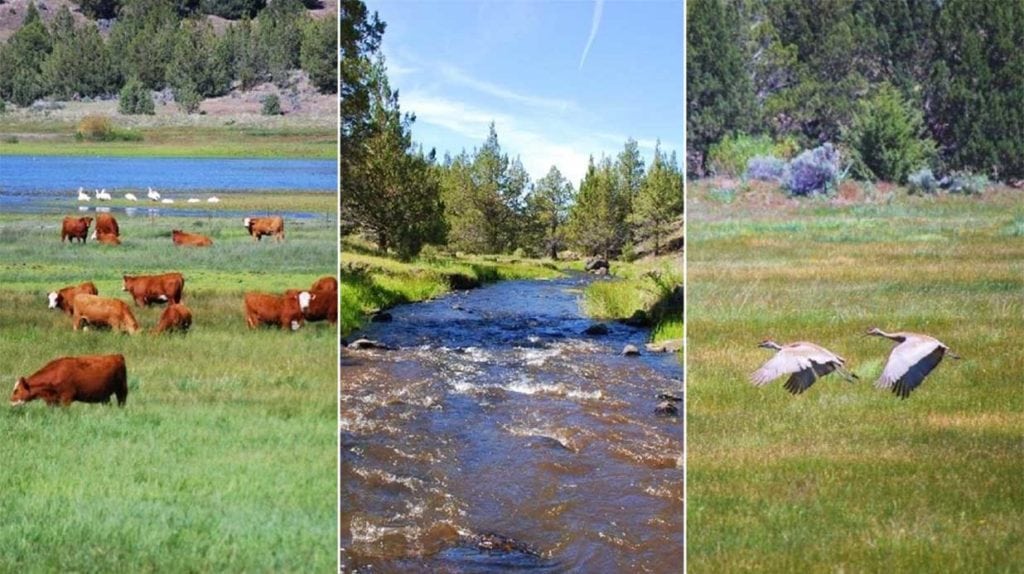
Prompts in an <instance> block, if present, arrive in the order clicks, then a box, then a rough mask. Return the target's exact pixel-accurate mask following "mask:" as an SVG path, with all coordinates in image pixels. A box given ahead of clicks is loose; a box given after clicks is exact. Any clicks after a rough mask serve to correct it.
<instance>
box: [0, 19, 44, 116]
mask: <svg viewBox="0 0 1024 574" xmlns="http://www.w3.org/2000/svg"><path fill="white" fill-rule="evenodd" d="M51 50H52V43H51V39H50V33H49V32H48V31H47V29H46V26H45V25H44V24H43V20H42V18H40V17H39V11H38V10H37V9H36V5H35V3H29V5H28V9H27V10H26V11H25V19H24V20H23V22H22V25H21V28H18V31H17V32H15V33H14V35H12V36H11V37H10V39H9V40H8V41H7V45H5V46H4V49H3V51H2V52H0V98H3V99H7V100H11V101H13V102H14V103H16V104H18V105H19V106H28V105H30V104H31V103H32V102H34V101H36V100H37V99H39V98H41V97H43V96H45V95H46V82H45V79H44V78H43V74H42V70H41V66H42V63H43V62H44V61H45V60H46V58H47V56H48V55H49V53H50V51H51Z"/></svg>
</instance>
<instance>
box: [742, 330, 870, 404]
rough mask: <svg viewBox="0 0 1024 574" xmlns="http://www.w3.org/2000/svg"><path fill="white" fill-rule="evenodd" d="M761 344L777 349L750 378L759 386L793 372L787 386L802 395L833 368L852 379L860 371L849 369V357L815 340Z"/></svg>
mask: <svg viewBox="0 0 1024 574" xmlns="http://www.w3.org/2000/svg"><path fill="white" fill-rule="evenodd" d="M758 347H761V348H764V349H774V350H776V351H778V353H776V354H775V356H774V357H772V358H771V359H768V362H766V363H765V364H764V365H761V368H760V369H758V370H756V371H754V373H753V374H752V375H750V382H751V383H752V384H753V385H754V386H757V387H761V386H764V385H766V384H768V383H770V382H771V381H773V380H775V379H777V378H779V377H781V376H782V375H790V377H789V379H788V380H787V381H786V384H785V388H786V390H787V391H789V392H791V393H793V394H794V395H799V394H800V393H802V392H804V391H806V390H807V389H809V388H810V387H811V385H813V384H814V382H815V381H817V380H818V379H819V378H821V377H824V376H825V375H827V374H829V373H831V372H832V371H835V372H837V373H839V374H840V375H842V377H843V378H844V379H846V380H847V381H849V382H851V383H852V382H853V381H854V379H856V378H857V375H855V374H853V373H851V372H849V371H847V370H846V359H844V358H842V357H840V356H839V355H837V354H835V353H833V352H832V351H829V350H828V349H826V348H824V347H819V346H818V345H815V344H814V343H807V342H804V341H800V342H797V343H790V344H788V345H785V346H783V345H779V344H778V343H776V342H775V341H772V340H771V339H766V340H764V341H762V342H761V344H759V345H758Z"/></svg>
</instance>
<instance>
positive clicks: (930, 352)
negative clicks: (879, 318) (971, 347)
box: [867, 327, 960, 399]
mask: <svg viewBox="0 0 1024 574" xmlns="http://www.w3.org/2000/svg"><path fill="white" fill-rule="evenodd" d="M867 334H868V335H874V336H876V337H885V338H886V339H891V340H893V341H896V343H897V345H896V346H895V347H893V348H892V352H891V353H889V360H888V361H887V362H886V363H885V368H884V369H883V370H882V376H881V377H879V378H878V381H877V382H876V383H875V386H876V387H878V388H879V389H892V392H893V394H896V395H899V397H900V398H901V399H905V398H907V397H909V396H910V392H911V391H913V390H914V389H916V388H917V387H918V386H920V385H921V382H922V381H924V378H925V377H927V376H928V373H930V372H932V370H933V369H934V368H935V367H937V366H938V365H939V362H941V361H942V357H943V356H944V355H949V356H950V358H953V359H959V358H960V357H959V356H957V355H955V354H953V352H952V351H950V350H949V347H947V346H946V345H945V344H943V343H942V341H939V340H938V339H936V338H934V337H929V336H928V335H921V334H919V333H908V332H906V331H900V332H898V333H886V332H885V331H883V330H881V329H879V328H878V327H872V328H871V329H869V330H868V332H867Z"/></svg>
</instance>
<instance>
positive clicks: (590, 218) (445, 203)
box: [339, 0, 683, 258]
mask: <svg viewBox="0 0 1024 574" xmlns="http://www.w3.org/2000/svg"><path fill="white" fill-rule="evenodd" d="M340 8H341V38H342V44H341V54H342V64H341V70H342V72H341V87H340V90H341V94H342V110H341V114H342V118H341V149H342V151H341V157H340V159H339V161H340V166H339V167H340V180H341V200H340V201H341V220H342V222H343V226H344V227H345V229H344V231H345V232H346V233H347V232H352V231H358V232H361V233H363V234H364V235H366V236H367V237H369V238H370V239H371V240H372V241H374V242H375V243H376V245H377V247H378V248H379V249H380V250H381V251H384V252H392V253H394V254H395V255H397V256H398V257H401V258H408V257H412V256H415V255H416V254H418V253H419V252H420V250H421V249H422V247H423V246H424V245H426V244H432V245H437V246H445V247H447V248H448V249H451V250H454V251H461V252H467V253H514V252H519V253H523V254H525V255H531V256H541V255H547V256H549V257H552V258H555V257H557V255H558V252H559V251H562V250H565V249H570V248H571V249H576V250H578V251H580V252H582V253H585V254H587V255H603V256H606V257H611V256H617V255H624V254H625V255H629V252H630V251H631V250H632V249H634V248H635V246H636V245H637V244H638V243H639V242H641V241H647V242H651V244H652V245H653V246H654V247H653V249H654V251H655V252H658V251H660V249H661V247H662V246H663V244H664V239H665V237H666V236H667V235H668V234H669V233H670V232H671V226H672V225H673V224H674V223H675V222H676V219H677V218H678V216H679V215H680V214H681V213H682V209H683V206H682V198H683V177H682V172H681V170H680V167H679V164H678V161H677V159H676V157H675V153H672V154H666V153H665V152H664V151H663V150H661V148H660V144H659V146H658V147H657V149H656V150H655V153H654V157H653V159H652V161H651V165H650V166H645V162H644V159H643V158H642V157H641V155H640V150H639V145H638V144H637V142H636V141H635V140H632V139H630V140H628V141H626V143H625V145H624V147H623V150H622V151H621V152H620V153H619V154H618V156H617V157H616V158H614V159H613V158H608V157H602V158H600V159H596V160H595V159H594V158H593V157H591V158H590V162H589V165H588V167H587V172H586V175H585V176H584V177H583V180H582V181H581V182H580V183H579V188H578V189H576V188H575V187H574V185H573V183H572V182H570V181H568V180H567V179H566V178H565V177H564V176H563V175H562V173H561V172H560V171H559V169H558V167H557V166H552V167H551V168H550V170H549V171H548V173H547V174H546V175H544V176H543V177H541V178H540V179H538V180H537V181H535V182H534V181H531V179H530V176H529V174H528V173H527V172H526V169H525V168H524V167H523V165H522V163H521V162H520V161H519V159H518V158H516V157H512V156H510V155H509V154H508V153H507V152H505V151H504V150H503V149H502V147H501V145H500V143H499V140H498V133H497V130H496V128H495V126H494V124H493V123H492V124H491V126H490V130H489V133H488V136H487V138H486V140H485V141H484V142H482V144H481V145H480V147H478V148H476V149H474V150H472V151H465V150H464V151H462V152H460V153H458V154H457V155H454V156H453V155H451V154H450V153H446V154H445V155H444V157H443V158H438V157H437V154H436V152H435V151H434V150H431V151H429V152H425V151H424V150H423V149H422V147H421V146H418V145H416V144H415V143H414V142H413V139H412V125H413V123H414V122H415V116H413V115H411V114H403V113H402V111H401V107H400V105H399V98H398V92H397V91H394V90H392V89H391V87H390V84H389V82H388V78H387V67H386V64H385V62H384V58H383V56H382V55H381V54H380V50H379V48H380V40H381V37H382V35H383V34H384V30H385V24H384V23H383V22H382V21H380V19H379V18H378V16H377V15H376V14H370V13H369V12H368V11H367V9H366V6H365V5H364V4H363V3H362V2H361V1H359V0H344V1H342V2H341V7H340Z"/></svg>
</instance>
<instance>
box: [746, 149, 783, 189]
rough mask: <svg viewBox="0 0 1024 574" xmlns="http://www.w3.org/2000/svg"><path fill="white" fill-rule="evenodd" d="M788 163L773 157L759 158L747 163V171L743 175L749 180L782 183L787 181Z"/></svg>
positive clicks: (753, 158) (751, 159)
mask: <svg viewBox="0 0 1024 574" xmlns="http://www.w3.org/2000/svg"><path fill="white" fill-rule="evenodd" d="M787 169H788V168H787V166H786V162H785V161H783V160H781V159H779V158H777V157H773V156H757V157H752V158H750V160H749V161H747V171H746V173H744V174H743V176H744V177H746V178H747V179H758V180H761V181H774V182H776V183H782V182H783V181H785V180H786V170H787Z"/></svg>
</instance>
